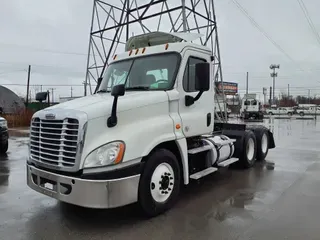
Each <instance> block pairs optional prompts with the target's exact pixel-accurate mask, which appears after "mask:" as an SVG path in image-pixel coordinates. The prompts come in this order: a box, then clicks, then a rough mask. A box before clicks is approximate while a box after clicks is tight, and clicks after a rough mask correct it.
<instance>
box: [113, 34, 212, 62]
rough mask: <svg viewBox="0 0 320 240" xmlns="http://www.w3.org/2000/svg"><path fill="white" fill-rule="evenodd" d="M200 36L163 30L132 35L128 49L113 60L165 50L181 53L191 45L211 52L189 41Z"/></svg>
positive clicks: (209, 51) (127, 44) (128, 42)
mask: <svg viewBox="0 0 320 240" xmlns="http://www.w3.org/2000/svg"><path fill="white" fill-rule="evenodd" d="M199 37H201V35H200V34H194V33H163V32H151V33H147V34H143V35H139V36H135V37H131V38H130V39H129V40H128V41H127V43H126V48H125V49H126V51H125V52H122V53H119V54H118V53H117V54H116V55H115V56H114V58H113V59H112V60H111V62H117V61H121V60H126V59H130V58H135V57H141V56H147V55H152V54H158V53H165V52H178V53H180V52H181V51H183V49H184V48H186V47H191V48H194V49H197V50H199V51H204V52H207V53H208V54H211V52H212V51H211V49H210V48H208V47H206V46H203V45H200V44H196V43H192V42H189V41H193V40H196V39H197V38H199ZM187 40H188V41H187ZM111 62H110V63H111Z"/></svg>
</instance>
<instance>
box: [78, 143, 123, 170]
mask: <svg viewBox="0 0 320 240" xmlns="http://www.w3.org/2000/svg"><path fill="white" fill-rule="evenodd" d="M124 150H125V145H124V143H123V142H120V141H116V142H111V143H108V144H105V145H103V146H101V147H99V148H97V149H96V150H94V151H92V152H91V153H90V154H89V155H88V156H87V158H86V160H85V161H84V168H93V167H102V166H108V165H112V164H118V163H120V162H121V161H122V158H123V155H124Z"/></svg>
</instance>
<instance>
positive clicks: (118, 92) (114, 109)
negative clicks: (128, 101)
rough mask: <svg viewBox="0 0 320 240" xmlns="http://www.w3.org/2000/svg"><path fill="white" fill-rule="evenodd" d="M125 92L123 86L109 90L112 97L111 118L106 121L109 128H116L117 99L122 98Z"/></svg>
mask: <svg viewBox="0 0 320 240" xmlns="http://www.w3.org/2000/svg"><path fill="white" fill-rule="evenodd" d="M125 90H126V89H125V85H124V84H119V85H116V86H114V87H113V88H112V90H111V96H113V97H114V99H113V104H112V110H111V116H110V117H109V118H108V120H107V125H108V127H109V128H112V127H114V126H116V125H117V123H118V118H117V104H118V97H119V96H123V95H124V93H125Z"/></svg>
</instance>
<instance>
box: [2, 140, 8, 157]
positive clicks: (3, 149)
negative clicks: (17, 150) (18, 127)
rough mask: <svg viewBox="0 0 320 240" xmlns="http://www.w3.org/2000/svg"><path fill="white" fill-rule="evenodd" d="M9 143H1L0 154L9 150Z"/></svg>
mask: <svg viewBox="0 0 320 240" xmlns="http://www.w3.org/2000/svg"><path fill="white" fill-rule="evenodd" d="M8 148H9V143H8V141H7V142H6V143H5V144H4V145H0V154H5V153H6V152H7V151H8Z"/></svg>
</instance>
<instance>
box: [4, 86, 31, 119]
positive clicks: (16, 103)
mask: <svg viewBox="0 0 320 240" xmlns="http://www.w3.org/2000/svg"><path fill="white" fill-rule="evenodd" d="M24 109H25V105H24V102H23V100H22V99H21V98H20V97H19V96H18V95H17V94H15V93H14V92H12V91H11V90H10V89H8V88H6V87H3V86H1V85H0V110H2V112H3V113H15V112H19V111H21V110H24Z"/></svg>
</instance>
